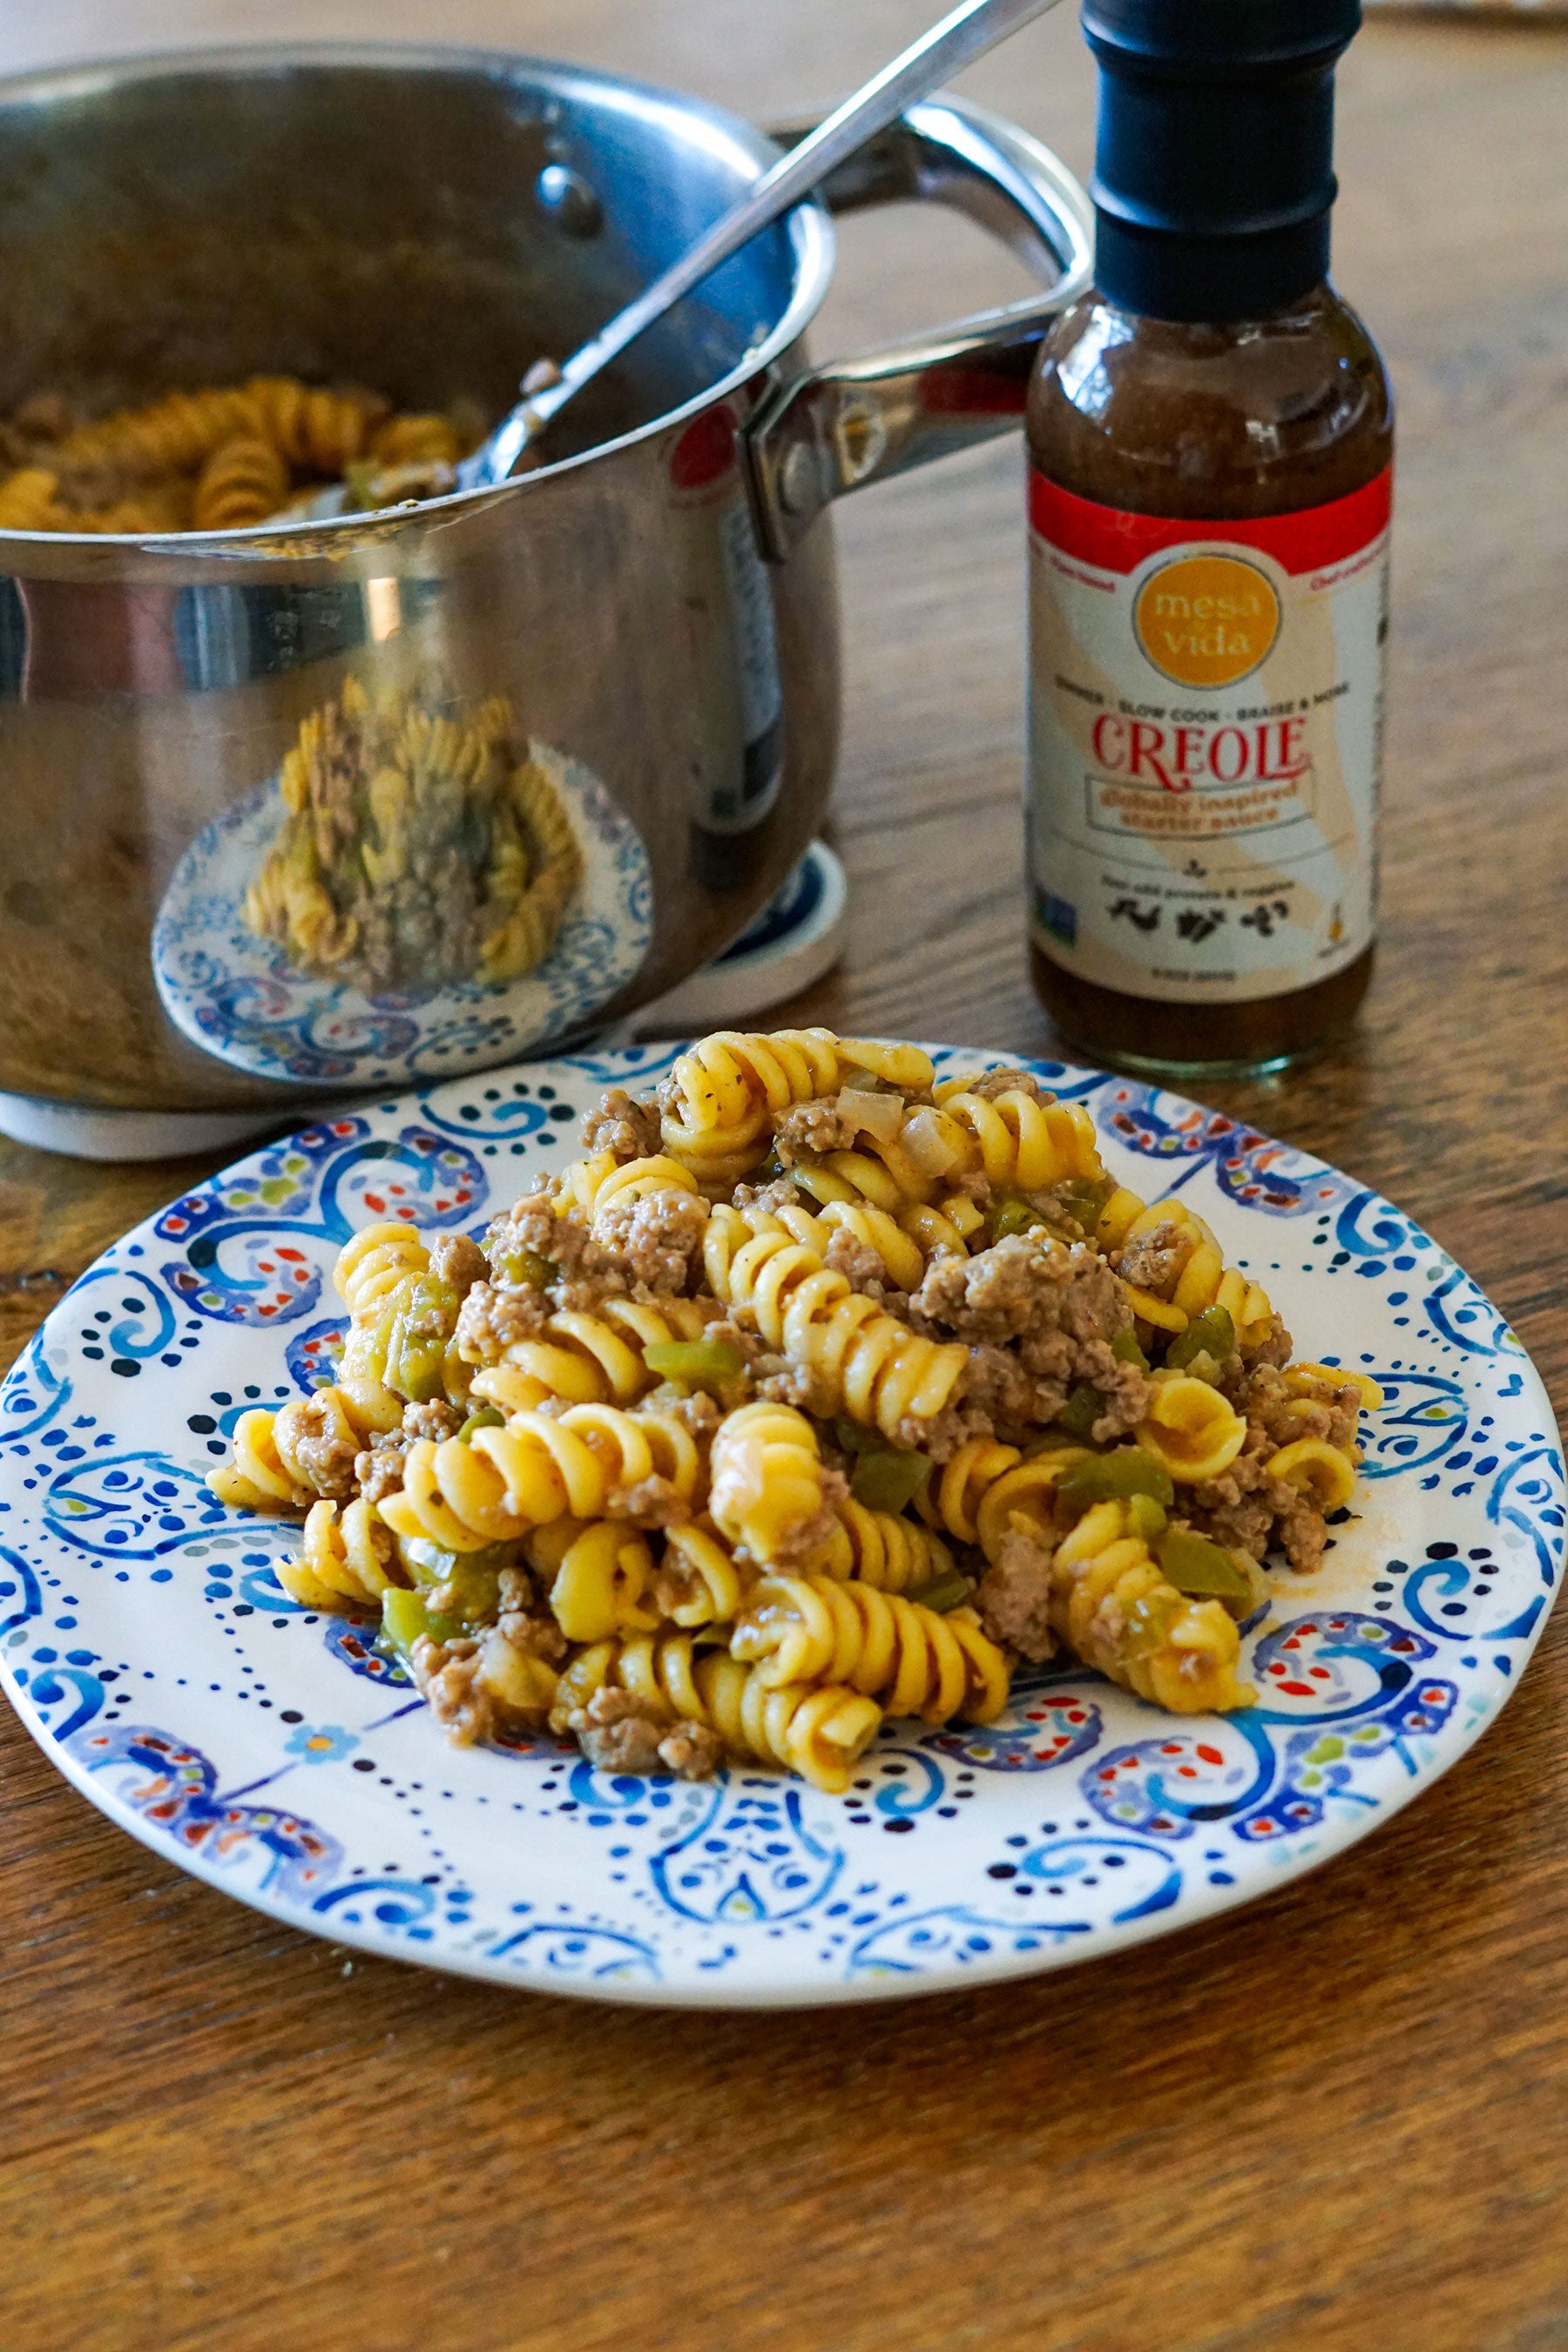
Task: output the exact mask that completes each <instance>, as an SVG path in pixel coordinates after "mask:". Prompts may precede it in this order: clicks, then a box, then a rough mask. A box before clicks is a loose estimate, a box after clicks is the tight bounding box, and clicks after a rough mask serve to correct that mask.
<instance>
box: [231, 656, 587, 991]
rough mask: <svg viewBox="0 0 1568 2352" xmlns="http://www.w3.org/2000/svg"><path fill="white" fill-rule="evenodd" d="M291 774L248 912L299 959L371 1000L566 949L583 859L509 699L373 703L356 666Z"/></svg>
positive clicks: (510, 969)
mask: <svg viewBox="0 0 1568 2352" xmlns="http://www.w3.org/2000/svg"><path fill="white" fill-rule="evenodd" d="M278 782H279V795H280V797H281V799H282V803H283V809H284V815H283V819H282V822H281V824H279V828H278V832H277V835H275V837H274V839H273V842H272V844H271V846H270V848H269V850H268V855H267V857H266V859H265V861H264V863H263V864H262V866H261V867H260V870H259V871H258V874H257V876H256V878H255V880H254V881H253V882H252V883H251V884H250V887H248V889H247V891H246V894H245V898H244V913H245V920H246V922H247V924H248V926H249V928H250V929H252V930H253V931H254V932H255V933H256V934H257V936H258V938H260V939H265V940H277V941H278V942H279V944H280V945H281V946H282V947H283V948H285V950H287V952H288V956H289V962H290V964H291V965H293V966H294V967H295V968H296V969H297V970H299V971H304V972H308V973H310V974H311V975H313V976H314V977H316V978H318V979H322V980H339V981H342V982H345V983H346V984H347V985H348V986H350V987H352V988H354V989H357V990H358V991H359V992H361V993H362V994H363V995H364V996H367V997H374V996H384V995H387V994H389V993H401V992H408V991H411V990H432V989H437V988H442V987H446V986H448V985H450V984H451V983H453V982H458V981H467V980H476V979H478V980H484V981H509V980H516V979H519V978H521V975H522V974H523V973H524V972H529V971H533V970H534V969H535V968H536V967H537V966H538V965H539V964H541V963H542V961H544V958H545V957H546V956H547V955H548V954H549V953H550V951H551V950H552V948H553V947H554V945H555V941H556V939H557V937H558V936H559V933H560V930H561V924H562V918H563V913H564V911H565V908H566V904H567V901H568V899H569V898H571V896H572V893H573V892H574V889H575V888H576V887H577V885H578V883H579V882H580V880H581V879H582V873H583V859H582V856H581V853H580V852H579V850H578V847H577V843H576V840H575V838H574V835H573V832H572V828H571V825H570V824H569V823H568V822H567V818H566V814H565V812H564V810H563V807H562V805H561V802H560V799H559V797H558V795H557V793H556V791H555V788H554V786H553V784H552V782H551V780H550V778H549V776H548V775H547V773H546V772H545V771H544V769H543V768H542V766H541V764H540V763H539V761H537V760H534V759H532V758H531V757H529V756H527V754H526V753H524V754H523V755H522V756H521V757H520V756H519V754H518V752H517V751H516V750H515V749H514V744H513V719H512V710H511V705H510V703H509V702H507V701H506V700H505V699H504V698H501V697H500V696H497V697H495V698H492V699H491V700H489V701H488V702H483V703H479V704H478V705H477V706H470V707H469V709H468V711H467V712H466V713H464V712H461V711H459V712H458V714H457V715H455V716H448V715H446V714H445V713H444V712H443V710H442V709H441V708H440V699H439V697H438V695H437V691H436V690H435V689H434V688H433V687H431V686H426V688H423V689H416V691H415V692H413V693H411V694H402V693H399V692H397V691H395V689H384V690H383V691H382V692H381V693H380V694H379V695H377V696H376V697H375V698H374V699H373V698H372V697H371V696H370V695H369V694H367V693H366V691H365V689H364V688H363V686H361V685H360V683H359V681H358V680H357V678H353V677H350V678H349V679H348V680H347V681H346V682H345V684H344V687H343V690H342V699H341V700H340V701H336V702H328V703H325V704H323V705H322V706H321V709H317V710H313V711H312V712H311V713H310V716H309V717H308V718H307V719H305V721H304V723H303V725H302V726H301V728H300V737H299V740H298V742H297V743H296V744H295V746H294V748H293V750H292V751H289V754H288V756H287V757H286V759H285V760H284V761H283V765H282V768H281V770H280V771H279V780H278Z"/></svg>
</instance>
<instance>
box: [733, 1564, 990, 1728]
mask: <svg viewBox="0 0 1568 2352" xmlns="http://www.w3.org/2000/svg"><path fill="white" fill-rule="evenodd" d="M730 1654H731V1656H732V1657H734V1658H738V1659H739V1660H740V1661H741V1663H742V1664H743V1665H754V1666H755V1667H756V1670H757V1675H758V1679H759V1680H760V1681H762V1682H764V1683H766V1684H769V1685H778V1684H783V1683H790V1684H800V1683H816V1682H827V1683H833V1684H843V1685H845V1686H846V1687H847V1688H848V1689H850V1690H858V1691H860V1692H863V1693H864V1694H865V1696H867V1697H868V1698H871V1697H875V1698H878V1699H879V1701H880V1702H881V1704H882V1706H884V1707H885V1709H886V1710H887V1712H888V1713H889V1715H915V1716H919V1717H921V1719H922V1720H923V1721H924V1722H926V1723H949V1722H951V1721H952V1717H954V1716H955V1715H960V1714H962V1715H964V1716H966V1717H968V1718H969V1719H970V1721H971V1722H973V1723H994V1721H995V1719H996V1717H998V1716H999V1715H1000V1714H1001V1712H1002V1709H1003V1708H1004V1706H1005V1705H1006V1703H1007V1680H1008V1677H1007V1662H1006V1660H1005V1658H1004V1656H1003V1655H1002V1653H1001V1651H1000V1650H999V1649H998V1648H997V1647H996V1644H995V1643H994V1642H991V1641H988V1640H987V1638H986V1636H985V1635H984V1633H982V1632H981V1630H980V1622H979V1620H978V1618H976V1617H975V1615H974V1613H973V1611H972V1610H969V1609H953V1610H950V1611H949V1612H948V1613H947V1614H946V1615H945V1616H943V1615H939V1613H938V1612H937V1611H936V1610H934V1609H925V1608H922V1607H921V1604H920V1603H919V1602H918V1601H905V1600H902V1599H901V1598H900V1596H899V1595H898V1594H896V1593H890V1592H879V1591H877V1590H876V1589H875V1587H874V1586H872V1585H868V1584H859V1583H844V1584H840V1583H838V1582H837V1580H835V1579H834V1578H832V1577H826V1576H780V1577H770V1578H768V1579H766V1580H764V1581H763V1583H762V1584H760V1585H758V1587H757V1589H756V1591H755V1592H754V1593H753V1594H752V1598H751V1600H750V1601H749V1602H748V1603H747V1606H746V1610H745V1613H744V1614H743V1616H742V1618H741V1620H740V1622H738V1624H737V1625H736V1627H735V1633H734V1637H733V1639H732V1640H731V1644H730Z"/></svg>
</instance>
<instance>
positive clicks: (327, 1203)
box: [155, 1118, 489, 1328]
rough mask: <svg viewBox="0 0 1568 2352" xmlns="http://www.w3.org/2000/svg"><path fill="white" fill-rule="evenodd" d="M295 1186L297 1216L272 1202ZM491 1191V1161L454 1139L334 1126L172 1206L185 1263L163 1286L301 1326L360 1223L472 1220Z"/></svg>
mask: <svg viewBox="0 0 1568 2352" xmlns="http://www.w3.org/2000/svg"><path fill="white" fill-rule="evenodd" d="M285 1187H287V1188H288V1189H289V1202H290V1205H289V1209H288V1210H287V1211H284V1210H281V1209H279V1208H278V1207H276V1206H275V1205H274V1203H273V1201H272V1198H271V1194H272V1192H274V1191H280V1190H282V1189H283V1188H285ZM312 1193H313V1196H314V1209H315V1213H314V1215H313V1216H310V1215H308V1214H307V1211H308V1210H309V1209H310V1206H311V1204H312ZM488 1199H489V1178H488V1177H487V1175H486V1173H485V1171H484V1167H483V1164H482V1163H481V1161H479V1160H478V1159H476V1157H475V1155H474V1154H473V1152H471V1151H470V1150H468V1147H467V1145H466V1144H461V1143H458V1142H455V1141H454V1140H453V1139H452V1138H451V1137H450V1136H447V1135H441V1134H437V1133H434V1132H432V1131H431V1129H428V1128H424V1127H405V1128H403V1129H401V1130H400V1131H399V1132H398V1134H397V1135H396V1137H395V1138H390V1139H388V1138H382V1137H377V1136H374V1135H373V1134H372V1133H371V1131H370V1129H369V1128H368V1126H367V1124H366V1122H365V1121H364V1120H363V1119H359V1118H354V1119H347V1118H344V1119H333V1120H331V1122H329V1124H328V1125H326V1126H325V1127H321V1128H307V1129H305V1131H304V1133H303V1134H302V1135H299V1136H296V1137H295V1138H294V1139H292V1141H291V1142H290V1143H289V1144H287V1145H285V1146H282V1147H280V1149H279V1151H277V1152H276V1153H262V1154H260V1155H259V1157H258V1162H257V1163H256V1164H255V1165H254V1166H253V1165H252V1164H251V1163H249V1162H247V1163H245V1164H243V1165H242V1166H241V1167H240V1168H239V1169H237V1170H234V1171H230V1172H229V1173H228V1174H227V1175H226V1176H219V1177H217V1178H215V1180H214V1181H213V1182H212V1183H211V1184H209V1185H207V1186H205V1187H204V1188H203V1190H202V1191H200V1192H192V1193H189V1194H187V1195H186V1197H185V1198H184V1200H183V1201H179V1202H176V1203H175V1204H174V1208H172V1209H169V1210H166V1211H165V1213H164V1214H163V1216H162V1217H160V1218H159V1220H158V1223H157V1226H156V1228H155V1230H156V1232H157V1234H158V1238H159V1239H160V1241H177V1242H180V1243H182V1244H184V1262H183V1263H182V1262H179V1261H175V1262H173V1263H171V1264H167V1265H164V1266H163V1279H164V1280H165V1282H167V1283H168V1284H169V1286H170V1287H171V1288H172V1289H173V1290H174V1292H175V1293H176V1295H177V1296H178V1297H180V1298H181V1300H182V1301H183V1302H184V1304H185V1305H186V1306H188V1307H194V1308H195V1310H196V1312H197V1313H198V1314H200V1315H204V1316H206V1317H208V1318H211V1319H212V1320H213V1321H215V1322H220V1323H242V1324H247V1325H251V1326H253V1327H260V1328H267V1327H276V1326H278V1325H279V1324H285V1323H295V1322H298V1321H299V1320H300V1318H301V1317H302V1316H305V1315H308V1314H310V1311H311V1309H312V1308H313V1307H315V1306H316V1304H317V1302H318V1301H319V1299H320V1298H321V1291H322V1286H323V1285H324V1283H325V1281H326V1280H327V1277H328V1275H329V1273H330V1270H331V1264H332V1261H333V1260H334V1259H335V1257H336V1255H337V1253H338V1251H339V1250H340V1249H341V1248H342V1244H344V1242H346V1241H347V1240H348V1238H349V1235H350V1234H352V1233H353V1231H354V1230H355V1229H356V1227H357V1226H358V1225H361V1224H365V1223H372V1222H379V1221H381V1220H391V1221H393V1222H395V1223H406V1224H416V1225H420V1226H452V1225H465V1224H469V1223H472V1222H473V1219H474V1216H475V1214H476V1213H477V1212H478V1211H479V1210H480V1209H482V1208H483V1207H484V1205H485V1203H486V1202H487V1200H488ZM280 1227H281V1228H283V1231H282V1232H281V1233H280V1230H279V1228H280ZM285 1235H286V1237H285ZM305 1244H315V1246H314V1247H307V1246H305Z"/></svg>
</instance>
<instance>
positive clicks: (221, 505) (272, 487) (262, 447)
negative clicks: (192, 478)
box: [191, 433, 289, 530]
mask: <svg viewBox="0 0 1568 2352" xmlns="http://www.w3.org/2000/svg"><path fill="white" fill-rule="evenodd" d="M288 495H289V468H288V467H287V466H286V465H285V464H284V462H283V460H282V458H281V457H279V454H278V451H277V450H276V449H275V448H274V446H273V445H272V443H271V442H270V441H264V440H262V439H261V437H260V436H259V435H258V434H252V433H237V434H236V436H235V437H234V439H233V440H232V441H220V442H219V444H218V446H217V447H216V449H215V450H214V451H213V453H212V456H211V457H209V458H208V459H207V461H206V464H205V466H204V467H202V470H201V473H200V475H199V476H198V478H197V480H196V487H195V496H194V498H193V500H192V504H191V520H192V522H193V523H194V524H195V528H196V529H197V530H243V529H244V527H245V525H246V524H247V523H253V522H260V520H262V518H263V516H265V515H269V514H275V513H276V512H277V510H278V509H279V507H280V506H281V505H282V503H283V501H284V499H286V498H287V497H288Z"/></svg>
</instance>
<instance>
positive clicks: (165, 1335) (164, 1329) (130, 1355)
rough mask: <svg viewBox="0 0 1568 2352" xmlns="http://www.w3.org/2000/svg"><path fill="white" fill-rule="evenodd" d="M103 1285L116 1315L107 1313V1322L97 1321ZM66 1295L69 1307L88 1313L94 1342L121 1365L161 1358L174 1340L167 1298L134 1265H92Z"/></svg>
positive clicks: (172, 1317) (110, 1312)
mask: <svg viewBox="0 0 1568 2352" xmlns="http://www.w3.org/2000/svg"><path fill="white" fill-rule="evenodd" d="M105 1286H108V1291H111V1292H112V1294H113V1297H114V1300H115V1305H116V1306H117V1307H119V1309H120V1312H119V1314H118V1315H115V1314H114V1312H113V1310H112V1309H110V1310H108V1311H109V1315H110V1319H109V1320H108V1321H107V1322H100V1320H99V1319H98V1313H99V1310H98V1307H97V1301H98V1300H99V1299H100V1298H101V1297H105V1296H106V1295H107V1292H106V1288H105ZM127 1293H129V1296H127ZM68 1297H69V1299H70V1302H71V1304H72V1306H73V1307H75V1308H77V1309H78V1310H79V1311H81V1310H86V1311H88V1312H89V1314H90V1318H91V1329H92V1336H93V1338H94V1339H95V1340H97V1341H98V1342H99V1344H100V1345H101V1346H103V1347H104V1348H106V1349H107V1350H108V1352H109V1354H110V1356H111V1357H118V1358H119V1359H120V1360H121V1361H122V1362H131V1363H139V1364H141V1363H145V1362H146V1361H147V1360H148V1358H149V1357H151V1356H161V1355H163V1353H164V1351H165V1350H166V1349H168V1347H169V1345H170V1343H171V1342H172V1341H173V1339H174V1331H175V1321H174V1309H173V1307H171V1306H170V1304H169V1301H168V1299H167V1298H166V1297H165V1296H164V1294H163V1291H162V1290H160V1289H159V1287H158V1285H157V1284H156V1283H155V1282H154V1281H153V1278H152V1276H150V1275H145V1274H142V1272H140V1270H139V1269H137V1268H136V1267H134V1266H119V1265H99V1266H94V1267H93V1268H92V1270H91V1272H90V1273H88V1274H84V1275H83V1276H82V1277H81V1280H80V1281H79V1282H78V1283H74V1284H73V1285H72V1286H71V1289H70V1291H69V1293H68Z"/></svg>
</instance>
